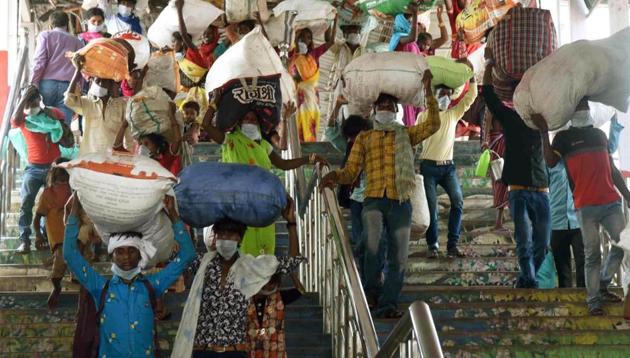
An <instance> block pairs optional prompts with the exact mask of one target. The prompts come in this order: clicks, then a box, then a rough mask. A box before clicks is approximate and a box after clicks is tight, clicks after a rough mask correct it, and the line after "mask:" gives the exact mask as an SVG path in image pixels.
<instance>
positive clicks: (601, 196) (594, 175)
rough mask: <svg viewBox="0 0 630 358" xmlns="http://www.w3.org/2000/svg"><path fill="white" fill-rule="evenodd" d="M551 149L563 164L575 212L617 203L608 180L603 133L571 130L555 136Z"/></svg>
mask: <svg viewBox="0 0 630 358" xmlns="http://www.w3.org/2000/svg"><path fill="white" fill-rule="evenodd" d="M553 149H554V150H555V151H556V152H558V153H559V154H560V155H561V156H562V158H563V159H564V161H565V163H566V167H567V173H568V174H569V175H568V176H569V182H570V184H571V188H572V189H573V198H574V201H575V208H576V209H580V208H582V207H584V206H597V205H606V204H611V203H614V202H616V201H619V200H621V198H620V197H619V194H618V193H617V190H615V185H614V183H613V181H612V167H611V165H610V155H609V153H608V139H606V134H604V132H602V131H601V130H600V129H597V128H593V127H586V128H575V127H571V128H569V129H568V130H566V131H562V132H559V133H558V134H557V135H556V137H555V138H554V140H553Z"/></svg>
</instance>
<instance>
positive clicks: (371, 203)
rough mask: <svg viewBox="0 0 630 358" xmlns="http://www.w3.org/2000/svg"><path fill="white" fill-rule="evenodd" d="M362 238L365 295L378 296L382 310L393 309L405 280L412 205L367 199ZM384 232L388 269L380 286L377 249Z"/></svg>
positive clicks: (396, 305)
mask: <svg viewBox="0 0 630 358" xmlns="http://www.w3.org/2000/svg"><path fill="white" fill-rule="evenodd" d="M362 218H363V236H364V238H365V243H366V250H365V260H364V262H365V264H364V270H363V272H364V275H365V281H364V289H365V292H366V294H367V295H371V296H373V297H379V300H378V306H379V310H381V309H390V308H393V309H396V308H397V307H398V299H399V297H400V291H401V289H402V287H403V283H404V279H405V270H406V268H407V256H408V255H409V237H410V235H411V202H410V201H409V200H407V201H405V202H402V203H401V202H400V201H398V200H392V199H387V198H378V199H377V198H366V199H365V202H364V203H363V213H362ZM383 229H385V231H386V232H387V234H388V235H387V240H386V243H387V269H386V271H387V272H386V274H385V281H384V283H383V285H382V286H381V285H380V275H381V270H380V268H379V264H378V261H379V257H378V256H379V246H380V242H381V238H382V237H383V235H382V233H383Z"/></svg>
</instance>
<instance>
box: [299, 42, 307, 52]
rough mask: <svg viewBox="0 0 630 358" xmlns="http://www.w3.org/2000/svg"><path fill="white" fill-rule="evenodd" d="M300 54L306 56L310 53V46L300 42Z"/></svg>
mask: <svg viewBox="0 0 630 358" xmlns="http://www.w3.org/2000/svg"><path fill="white" fill-rule="evenodd" d="M298 52H299V53H301V54H302V55H305V54H306V53H307V52H308V46H306V44H305V43H304V42H301V41H300V42H298Z"/></svg>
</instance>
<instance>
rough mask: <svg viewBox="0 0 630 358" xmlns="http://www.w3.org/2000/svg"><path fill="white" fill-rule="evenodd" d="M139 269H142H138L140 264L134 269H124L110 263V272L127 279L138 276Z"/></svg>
mask: <svg viewBox="0 0 630 358" xmlns="http://www.w3.org/2000/svg"><path fill="white" fill-rule="evenodd" d="M141 271H142V270H140V266H138V267H136V268H135V269H132V270H129V271H125V270H123V269H121V268H120V267H118V265H116V264H114V263H113V264H112V273H113V274H114V275H116V276H120V278H122V279H124V280H127V281H131V280H133V278H134V277H136V276H138V275H139V274H140V272H141Z"/></svg>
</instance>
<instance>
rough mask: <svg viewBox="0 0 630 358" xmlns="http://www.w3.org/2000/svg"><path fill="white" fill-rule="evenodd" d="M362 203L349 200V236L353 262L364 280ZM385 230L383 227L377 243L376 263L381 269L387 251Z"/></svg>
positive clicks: (382, 268)
mask: <svg viewBox="0 0 630 358" xmlns="http://www.w3.org/2000/svg"><path fill="white" fill-rule="evenodd" d="M362 213H363V203H362V202H359V201H355V200H350V214H351V219H352V233H351V237H350V244H351V245H352V250H353V254H354V259H355V262H356V263H357V266H358V268H359V275H360V277H361V281H365V275H364V273H365V272H364V270H363V267H364V266H365V238H364V237H363V218H362V217H361V214H362ZM386 236H387V232H385V229H383V234H382V237H381V241H380V243H379V244H378V264H377V266H378V267H379V268H380V270H381V271H383V270H384V268H385V267H384V266H385V254H386V252H387V237H386Z"/></svg>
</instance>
